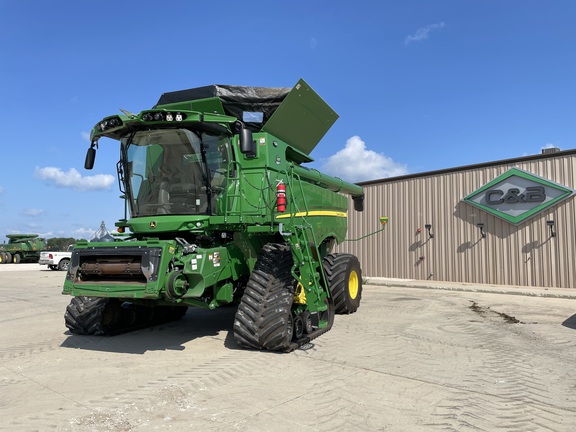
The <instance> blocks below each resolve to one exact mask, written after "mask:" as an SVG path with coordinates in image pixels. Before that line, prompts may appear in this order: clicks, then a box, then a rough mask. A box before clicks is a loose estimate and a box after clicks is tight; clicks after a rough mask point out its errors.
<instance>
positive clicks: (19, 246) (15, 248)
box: [0, 234, 46, 264]
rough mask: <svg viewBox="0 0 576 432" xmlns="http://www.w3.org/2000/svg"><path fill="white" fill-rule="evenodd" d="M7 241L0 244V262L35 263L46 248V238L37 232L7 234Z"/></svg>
mask: <svg viewBox="0 0 576 432" xmlns="http://www.w3.org/2000/svg"><path fill="white" fill-rule="evenodd" d="M6 237H7V238H8V243H2V244H0V264H7V263H14V264H19V263H21V262H22V263H36V262H38V260H39V259H40V252H41V251H43V250H46V240H45V239H43V238H40V237H39V236H38V234H7V235H6Z"/></svg>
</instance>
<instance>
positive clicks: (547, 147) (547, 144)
mask: <svg viewBox="0 0 576 432" xmlns="http://www.w3.org/2000/svg"><path fill="white" fill-rule="evenodd" d="M553 148H558V147H557V146H556V145H554V144H552V143H546V145H545V146H544V147H542V150H545V149H553Z"/></svg>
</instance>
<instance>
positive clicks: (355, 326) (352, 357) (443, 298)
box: [0, 264, 576, 432]
mask: <svg viewBox="0 0 576 432" xmlns="http://www.w3.org/2000/svg"><path fill="white" fill-rule="evenodd" d="M63 279H64V273H63V272H53V271H50V270H47V269H45V268H42V267H40V266H38V265H23V264H20V265H19V266H18V268H16V265H12V264H5V265H1V266H0V364H1V366H0V430H6V431H36V430H37V431H154V430H171V431H189V430H197V431H222V432H224V431H237V430H242V431H267V432H268V431H275V432H280V431H435V430H438V431H446V430H453V431H540V430H541V431H574V430H575V427H576V426H575V425H576V370H575V364H576V300H574V299H570V298H560V297H538V296H528V295H509V294H507V293H502V292H497V293H494V292H490V290H489V289H486V290H484V289H479V288H481V287H470V286H468V287H465V288H466V289H468V290H469V291H464V290H451V291H449V290H444V289H430V288H434V287H428V288H426V289H423V288H415V287H414V286H416V285H412V286H410V285H409V284H407V283H401V282H398V285H403V286H394V284H393V283H392V284H387V286H379V285H367V286H365V287H364V297H363V303H362V305H361V307H360V309H359V311H358V313H356V314H353V315H350V316H337V317H336V322H335V324H334V327H333V329H332V330H331V331H330V332H329V333H327V334H325V335H323V336H321V337H320V338H318V339H316V340H315V341H314V342H315V344H314V347H313V348H312V349H310V350H307V351H302V350H299V351H296V352H293V353H290V354H275V353H262V352H254V351H246V350H240V349H238V348H237V347H236V346H235V344H234V342H233V338H232V336H231V328H232V321H233V317H234V310H233V309H230V308H228V309H220V310H217V311H212V312H210V311H203V310H196V309H194V310H192V309H191V310H189V311H188V314H187V315H186V316H185V317H184V319H183V320H181V321H179V322H176V323H171V324H168V325H163V326H159V327H154V328H150V329H145V330H140V331H137V332H133V333H130V334H124V335H120V336H115V337H79V336H74V335H71V334H69V333H68V332H67V331H66V330H67V329H66V328H65V326H64V319H63V314H64V309H65V307H66V305H67V304H68V302H69V300H70V298H69V297H65V296H62V295H61V294H60V290H61V286H62V281H63ZM436 288H438V286H436ZM481 291H488V292H481ZM517 321H519V322H517Z"/></svg>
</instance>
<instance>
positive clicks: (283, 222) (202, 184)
mask: <svg viewBox="0 0 576 432" xmlns="http://www.w3.org/2000/svg"><path fill="white" fill-rule="evenodd" d="M122 112H123V114H122V115H113V116H109V117H106V118H104V119H103V120H102V121H100V122H99V123H97V124H96V126H95V127H94V129H93V130H92V133H91V146H90V148H89V149H88V154H87V156H86V163H85V167H86V168H87V169H91V168H92V166H93V164H94V160H95V155H96V149H97V147H98V140H99V139H100V138H102V137H107V138H112V139H114V140H118V141H119V144H120V160H119V162H118V164H117V172H118V180H119V184H120V189H121V192H122V194H123V195H122V196H123V198H124V199H125V209H126V212H125V215H124V218H123V219H121V220H120V221H119V222H117V223H116V227H117V228H118V231H119V232H120V233H124V236H123V237H122V238H121V240H117V241H114V242H101V243H98V242H96V243H95V242H85V241H81V242H78V243H77V244H76V246H75V248H74V251H73V253H72V259H71V262H70V266H69V269H68V273H67V275H66V280H65V283H64V289H63V294H67V295H71V296H73V299H72V301H71V303H70V305H69V306H68V307H67V309H66V314H65V322H66V326H67V327H68V328H69V329H70V331H72V332H73V333H77V334H96V335H101V334H114V333H119V332H125V331H128V330H132V329H136V328H141V327H143V326H148V325H154V324H157V323H161V322H166V321H171V320H176V319H179V318H181V317H182V316H183V315H184V314H185V313H186V310H187V308H188V307H190V306H195V307H201V308H207V309H215V308H218V307H221V306H225V305H231V304H232V305H236V306H237V311H236V315H235V319H234V338H235V341H236V342H237V343H238V344H239V345H240V346H242V347H245V348H253V349H267V350H272V351H291V350H293V349H295V348H298V347H300V346H301V345H303V344H305V343H307V342H309V341H310V340H311V339H314V338H315V337H317V336H319V335H320V334H322V333H324V332H326V331H328V330H329V329H330V328H331V326H332V323H333V320H334V314H335V313H341V314H349V313H353V312H355V311H356V310H357V309H358V307H359V305H360V299H361V295H362V273H361V268H360V263H359V262H358V259H357V258H356V257H354V256H353V255H349V254H336V253H332V252H331V251H332V248H333V246H334V245H335V244H336V243H340V242H342V241H343V240H344V238H345V235H346V230H347V219H346V217H347V209H348V197H347V195H348V196H351V198H352V199H353V200H354V207H355V209H356V210H358V211H361V210H362V208H363V199H364V193H363V190H362V188H361V187H360V186H357V185H355V184H351V183H347V182H345V181H343V180H341V179H338V178H336V177H331V176H327V175H325V174H322V173H320V172H319V171H317V170H314V169H308V168H305V167H303V166H302V164H303V163H306V162H311V161H312V159H311V158H310V156H309V154H310V152H311V151H312V150H313V149H314V147H315V146H316V145H317V144H318V142H319V141H320V140H321V139H322V137H323V136H324V134H325V133H326V132H327V131H328V129H329V128H330V127H331V126H332V124H333V123H334V122H335V121H336V119H337V118H338V115H337V114H336V113H335V112H334V111H333V110H332V109H331V108H330V107H329V106H328V105H327V104H326V103H325V102H324V101H323V100H322V99H321V98H320V97H319V96H318V95H317V94H316V93H315V92H314V90H312V89H311V88H310V87H309V86H308V84H306V82H304V81H303V80H300V81H299V82H298V83H297V84H296V86H294V88H292V89H290V88H263V87H239V86H227V85H211V86H206V87H199V88H194V89H189V90H183V91H176V92H171V93H165V94H163V95H162V96H161V97H160V100H159V101H158V103H157V104H156V105H155V106H154V107H153V108H152V109H149V110H145V111H142V112H140V113H139V114H133V113H130V112H128V111H124V110H122Z"/></svg>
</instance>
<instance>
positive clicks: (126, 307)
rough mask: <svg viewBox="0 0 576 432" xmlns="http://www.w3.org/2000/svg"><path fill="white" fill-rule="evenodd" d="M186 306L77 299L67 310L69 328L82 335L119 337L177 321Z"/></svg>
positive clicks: (101, 299)
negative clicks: (122, 334)
mask: <svg viewBox="0 0 576 432" xmlns="http://www.w3.org/2000/svg"><path fill="white" fill-rule="evenodd" d="M187 309H188V308H187V307H185V306H150V307H145V306H138V305H133V304H131V303H126V302H124V301H122V300H119V299H114V298H100V297H84V296H80V297H73V298H72V300H71V301H70V304H69V305H68V306H67V307H66V313H65V314H64V321H65V324H66V327H68V329H69V330H70V331H71V332H72V333H75V334H79V335H95V336H98V335H110V336H111V335H115V334H119V333H125V332H128V331H132V330H137V329H141V328H145V327H150V326H154V325H159V324H163V323H166V322H170V321H176V320H179V319H180V318H182V317H183V316H184V315H185V314H186V311H187Z"/></svg>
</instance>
